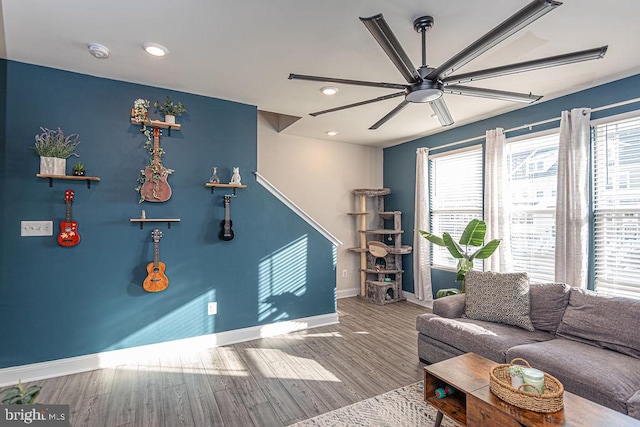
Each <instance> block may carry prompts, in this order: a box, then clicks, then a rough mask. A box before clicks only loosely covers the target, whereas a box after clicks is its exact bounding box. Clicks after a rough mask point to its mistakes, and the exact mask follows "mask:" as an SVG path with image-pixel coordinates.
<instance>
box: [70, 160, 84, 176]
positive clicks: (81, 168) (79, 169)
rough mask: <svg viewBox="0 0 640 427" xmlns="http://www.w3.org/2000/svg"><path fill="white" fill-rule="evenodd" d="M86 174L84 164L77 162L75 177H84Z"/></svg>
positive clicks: (74, 168)
mask: <svg viewBox="0 0 640 427" xmlns="http://www.w3.org/2000/svg"><path fill="white" fill-rule="evenodd" d="M85 173H86V169H85V168H84V163H82V162H77V163H76V164H75V165H74V166H73V175H75V176H84V174H85Z"/></svg>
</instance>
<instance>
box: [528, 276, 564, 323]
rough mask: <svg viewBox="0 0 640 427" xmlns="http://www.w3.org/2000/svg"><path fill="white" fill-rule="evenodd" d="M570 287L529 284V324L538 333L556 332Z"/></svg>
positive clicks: (561, 284) (550, 284)
mask: <svg viewBox="0 0 640 427" xmlns="http://www.w3.org/2000/svg"><path fill="white" fill-rule="evenodd" d="M570 290H571V287H570V286H568V285H565V284H564V283H531V284H530V285H529V301H530V303H531V314H530V317H531V323H532V324H533V327H534V328H536V329H537V330H539V331H547V332H554V333H555V332H556V330H557V329H558V325H560V321H562V316H563V315H564V310H565V309H566V308H567V304H569V291H570Z"/></svg>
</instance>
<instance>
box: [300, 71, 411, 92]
mask: <svg viewBox="0 0 640 427" xmlns="http://www.w3.org/2000/svg"><path fill="white" fill-rule="evenodd" d="M294 79H295V80H309V81H312V82H323V83H339V84H345V85H356V86H369V87H383V88H387V89H404V88H406V87H407V86H406V85H402V84H399V83H382V82H381V83H376V82H367V81H363V80H349V79H334V78H332V77H318V76H305V75H304V74H289V80H294Z"/></svg>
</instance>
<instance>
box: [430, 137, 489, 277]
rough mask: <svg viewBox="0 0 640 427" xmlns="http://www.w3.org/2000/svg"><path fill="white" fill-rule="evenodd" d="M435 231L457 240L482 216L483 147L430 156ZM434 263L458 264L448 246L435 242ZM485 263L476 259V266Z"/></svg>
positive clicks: (432, 230) (432, 229)
mask: <svg viewBox="0 0 640 427" xmlns="http://www.w3.org/2000/svg"><path fill="white" fill-rule="evenodd" d="M429 174H430V175H429V176H430V178H429V182H430V186H431V188H430V191H429V195H430V206H431V232H432V233H433V234H435V235H438V236H442V233H443V232H445V231H446V232H448V233H450V234H451V235H452V236H453V238H454V239H455V240H456V241H457V240H458V239H459V238H460V235H461V234H462V231H463V230H464V227H465V226H466V225H467V223H468V222H469V221H471V220H472V219H474V218H480V219H482V182H483V180H482V147H480V146H478V147H472V148H471V149H462V150H455V151H449V152H447V153H443V154H435V155H432V156H429ZM432 264H433V265H437V266H440V267H451V268H453V269H455V268H456V266H457V261H456V260H455V259H454V258H453V257H452V256H451V254H449V251H448V250H447V249H446V248H443V247H441V246H436V245H433V251H432ZM481 265H482V263H481V262H480V261H478V262H476V265H475V266H476V268H478V267H480V266H481Z"/></svg>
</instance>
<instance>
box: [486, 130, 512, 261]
mask: <svg viewBox="0 0 640 427" xmlns="http://www.w3.org/2000/svg"><path fill="white" fill-rule="evenodd" d="M484 170H485V177H484V222H485V223H486V224H487V234H486V236H485V243H487V242H489V241H491V240H493V239H500V240H501V241H500V246H498V250H497V251H495V252H494V253H493V255H491V256H490V257H489V258H487V259H486V260H484V269H485V270H487V271H498V272H507V271H511V270H512V269H513V259H512V256H511V217H510V213H509V203H508V197H509V194H510V191H509V168H508V167H507V156H506V153H505V136H504V129H502V128H496V129H492V130H488V131H487V133H486V145H485V159H484ZM505 198H506V199H507V202H505Z"/></svg>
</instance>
